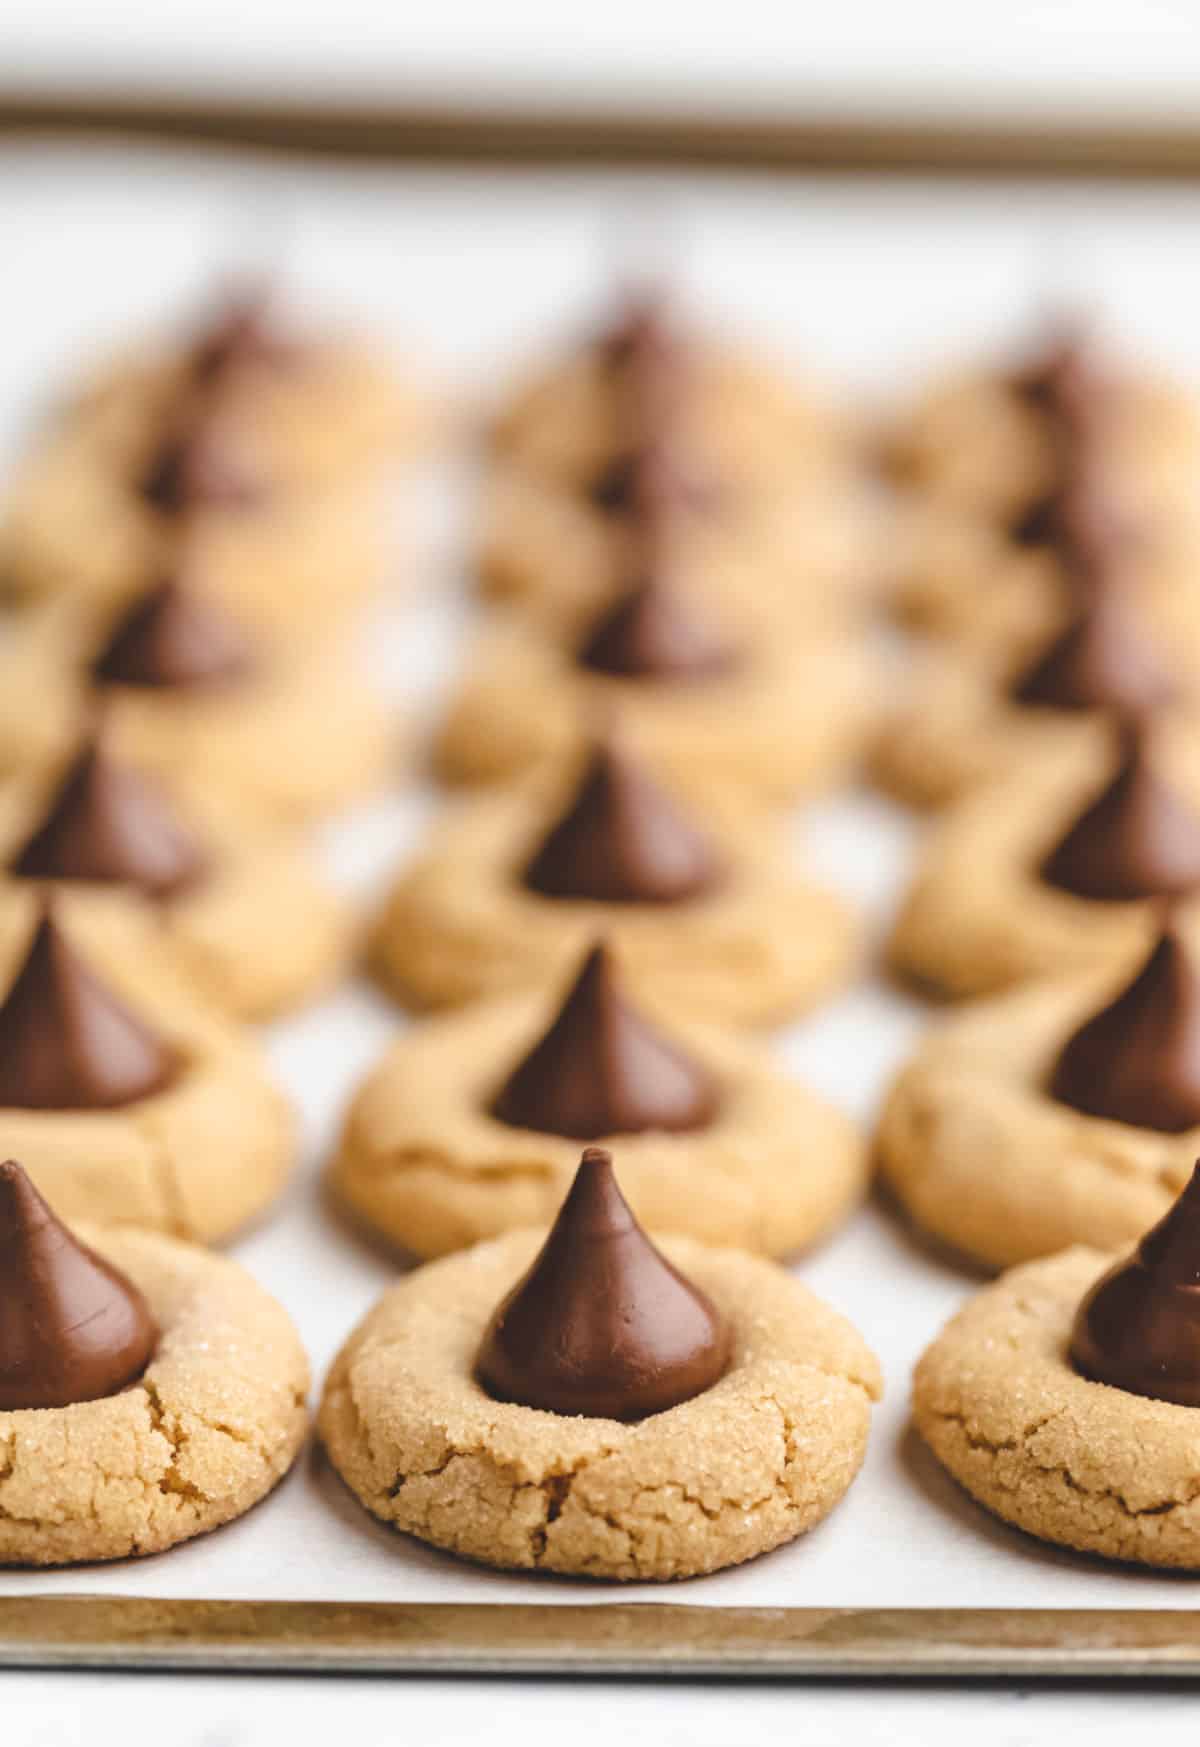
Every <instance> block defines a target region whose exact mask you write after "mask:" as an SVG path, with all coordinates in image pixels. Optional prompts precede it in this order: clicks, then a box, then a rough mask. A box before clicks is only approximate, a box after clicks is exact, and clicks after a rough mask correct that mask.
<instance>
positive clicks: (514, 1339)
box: [476, 1147, 731, 1421]
mask: <svg viewBox="0 0 1200 1747" xmlns="http://www.w3.org/2000/svg"><path fill="white" fill-rule="evenodd" d="M730 1348H731V1337H730V1332H729V1329H728V1326H727V1324H726V1323H725V1322H724V1320H723V1319H722V1317H721V1316H720V1314H719V1313H718V1311H717V1310H716V1308H715V1306H714V1305H713V1304H712V1303H711V1302H710V1300H709V1299H708V1298H707V1297H706V1296H705V1295H704V1293H702V1292H701V1291H700V1290H699V1289H698V1288H697V1287H695V1286H693V1285H691V1283H690V1282H689V1281H687V1280H685V1279H684V1278H683V1276H682V1275H681V1274H680V1273H679V1272H678V1271H677V1270H676V1269H675V1268H673V1267H672V1266H671V1264H670V1263H669V1262H668V1261H667V1259H666V1257H665V1256H663V1255H661V1254H660V1253H659V1251H658V1250H657V1249H655V1247H654V1245H653V1244H652V1243H651V1242H650V1239H649V1238H648V1237H647V1236H646V1234H645V1232H644V1231H643V1230H642V1228H641V1226H640V1225H639V1224H638V1222H637V1220H636V1219H635V1218H634V1216H633V1213H632V1212H631V1210H630V1208H629V1204H628V1203H627V1202H626V1200H625V1197H624V1196H623V1195H622V1194H621V1190H620V1188H619V1186H618V1184H617V1179H616V1174H615V1172H614V1171H613V1163H612V1154H611V1153H610V1152H608V1151H607V1150H606V1149H605V1148H603V1147H588V1148H587V1150H586V1151H585V1152H584V1154H583V1157H582V1158H581V1160H580V1164H579V1169H578V1171H577V1172H576V1174H575V1180H574V1182H573V1183H572V1185H571V1188H570V1190H569V1192H568V1194H567V1198H566V1200H565V1201H564V1202H563V1204H562V1207H561V1208H560V1209H559V1214H558V1218H557V1219H556V1220H555V1222H554V1226H553V1228H552V1230H551V1232H550V1235H549V1237H548V1238H547V1239H546V1242H545V1244H544V1246H543V1247H542V1250H541V1252H540V1254H539V1255H538V1257H537V1259H536V1260H535V1261H534V1263H533V1266H532V1267H531V1268H530V1269H529V1271H528V1273H527V1274H526V1275H525V1276H524V1278H523V1279H521V1280H520V1281H518V1283H517V1285H516V1286H514V1287H513V1289H512V1291H511V1292H510V1293H509V1294H508V1296H507V1297H506V1298H505V1299H504V1300H503V1301H502V1302H501V1304H500V1305H499V1306H498V1307H497V1309H496V1311H495V1313H494V1314H493V1316H492V1319H491V1321H490V1323H489V1324H488V1327H487V1330H486V1332H485V1334H484V1337H483V1342H482V1344H481V1346H480V1349H479V1357H478V1361H477V1365H476V1370H477V1375H478V1377H479V1381H480V1382H481V1384H482V1385H483V1387H484V1388H485V1389H486V1390H487V1391H488V1392H489V1394H491V1395H493V1396H494V1397H495V1398H496V1399H497V1400H500V1401H511V1402H516V1403H518V1404H519V1405H521V1406H524V1407H533V1408H540V1409H542V1410H543V1411H544V1412H547V1413H557V1414H573V1415H584V1416H586V1417H587V1418H591V1419H615V1420H622V1421H633V1420H640V1419H646V1418H648V1417H649V1415H651V1414H655V1413H663V1412H665V1411H666V1410H667V1409H668V1408H671V1407H677V1406H678V1405H679V1403H680V1402H683V1401H689V1400H691V1398H692V1397H693V1396H695V1395H699V1394H700V1393H701V1392H702V1391H703V1390H705V1389H709V1388H711V1387H712V1385H713V1384H714V1383H716V1382H718V1381H719V1379H720V1378H721V1377H722V1376H723V1375H724V1373H725V1371H726V1370H727V1368H728V1365H729V1356H730Z"/></svg>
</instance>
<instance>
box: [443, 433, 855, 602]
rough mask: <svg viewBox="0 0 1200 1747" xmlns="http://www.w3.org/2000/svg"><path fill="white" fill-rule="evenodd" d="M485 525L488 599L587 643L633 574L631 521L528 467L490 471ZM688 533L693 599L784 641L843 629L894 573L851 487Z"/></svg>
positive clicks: (707, 519) (797, 496)
mask: <svg viewBox="0 0 1200 1747" xmlns="http://www.w3.org/2000/svg"><path fill="white" fill-rule="evenodd" d="M480 523H481V525H480V532H479V543H478V558H477V563H478V572H479V584H480V588H481V591H482V592H483V593H484V594H485V595H486V596H488V597H489V598H491V599H494V600H497V601H503V602H506V603H510V604H512V605H514V606H519V607H520V608H521V609H522V611H525V612H528V614H529V615H530V617H531V618H532V619H533V620H534V621H535V622H536V623H537V624H538V625H542V626H546V627H547V628H549V629H550V630H552V631H554V632H556V633H558V634H562V633H564V632H565V633H566V635H568V636H574V635H579V634H582V632H583V631H584V629H585V628H586V626H587V625H588V624H589V623H590V622H591V621H592V619H593V618H594V617H595V615H596V614H597V613H598V612H600V611H601V610H602V609H603V607H604V606H605V605H607V604H608V603H609V602H610V601H611V600H612V599H613V597H614V595H615V593H616V590H617V588H618V586H619V585H620V583H621V582H622V580H623V579H624V578H626V577H627V576H628V574H629V567H630V551H631V541H632V534H631V528H630V524H629V520H628V518H623V517H621V516H616V515H609V514H605V513H604V512H603V511H601V510H598V509H597V508H596V507H595V506H594V505H593V504H591V503H589V502H588V500H587V498H586V497H584V496H583V495H582V494H580V493H579V492H576V491H571V490H566V489H564V488H562V487H561V486H558V485H556V484H555V483H554V482H552V481H548V480H546V479H545V478H543V477H541V476H539V475H537V474H530V473H526V472H524V471H523V470H522V469H520V468H517V467H504V466H499V467H495V468H493V469H491V471H490V472H489V474H488V476H487V478H486V480H485V482H484V488H483V499H482V504H481V509H480ZM679 523H680V525H679V527H678V528H677V529H676V530H675V534H676V539H677V541H678V544H679V559H678V561H679V566H680V570H681V572H682V573H683V574H684V575H686V577H687V583H688V589H689V592H691V591H693V590H694V591H695V593H696V594H697V596H698V598H699V599H700V600H701V601H704V602H707V603H710V604H711V605H712V606H713V608H714V609H720V610H723V611H724V612H726V613H730V614H732V615H735V616H736V619H737V620H738V621H741V620H743V619H744V620H745V621H746V622H747V623H748V624H749V625H750V626H752V627H753V626H758V627H760V628H761V627H762V626H766V627H769V628H773V629H774V631H775V632H776V634H779V633H780V632H781V631H782V630H785V629H786V630H788V631H789V632H790V633H791V634H792V635H793V636H794V635H796V634H797V633H798V632H801V631H803V630H805V629H807V628H808V627H809V626H823V625H825V624H826V623H828V622H829V621H832V622H834V623H835V624H836V623H840V622H842V621H844V619H845V617H846V615H847V614H848V613H849V614H853V613H854V612H855V610H856V609H857V608H859V607H861V605H862V603H863V601H864V598H865V597H867V596H869V594H870V593H871V592H873V590H874V589H875V587H876V585H877V582H878V579H879V578H880V576H881V575H882V574H883V572H884V565H883V562H882V558H881V555H880V552H879V551H878V549H877V548H878V543H879V542H878V528H877V518H876V517H875V516H874V515H873V514H872V513H871V511H870V509H869V508H868V507H867V506H866V505H864V503H863V502H862V501H861V500H860V496H859V494H858V493H857V492H856V491H854V490H853V489H852V488H847V487H843V488H842V489H840V490H837V489H832V488H831V489H823V490H820V491H805V490H803V489H801V490H799V491H796V492H787V493H785V494H780V495H778V496H768V497H760V498H754V499H751V500H750V501H749V502H748V503H746V504H745V505H742V506H740V507H739V506H738V505H736V504H734V505H731V506H730V507H729V508H728V510H721V511H720V512H718V513H715V514H713V515H712V516H701V515H693V516H687V515H682V516H680V517H679Z"/></svg>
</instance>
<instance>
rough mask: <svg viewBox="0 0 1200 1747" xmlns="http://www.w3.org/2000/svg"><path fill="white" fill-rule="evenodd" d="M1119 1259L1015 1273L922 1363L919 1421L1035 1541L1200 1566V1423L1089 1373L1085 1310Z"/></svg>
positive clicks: (975, 1304)
mask: <svg viewBox="0 0 1200 1747" xmlns="http://www.w3.org/2000/svg"><path fill="white" fill-rule="evenodd" d="M1112 1262H1113V1257H1112V1256H1111V1255H1106V1254H1104V1253H1102V1252H1100V1251H1097V1250H1091V1249H1071V1250H1067V1251H1066V1252H1065V1253H1063V1254H1060V1255H1056V1256H1051V1257H1049V1258H1048V1259H1046V1260H1044V1261H1040V1262H1030V1263H1027V1264H1026V1265H1025V1266H1024V1267H1021V1268H1014V1269H1013V1270H1012V1271H1011V1272H1010V1273H1008V1274H1005V1275H1004V1276H1003V1278H1001V1279H1000V1280H997V1281H996V1282H995V1284H994V1285H991V1286H988V1287H986V1288H985V1289H984V1290H983V1291H982V1292H980V1293H979V1294H978V1295H977V1296H976V1297H974V1298H972V1299H971V1300H970V1302H969V1303H968V1304H967V1305H966V1307H965V1308H964V1309H963V1310H961V1311H960V1312H959V1313H958V1315H957V1316H956V1317H955V1318H954V1319H953V1321H951V1322H950V1323H948V1324H947V1326H946V1327H945V1328H944V1329H943V1330H942V1332H941V1334H940V1335H939V1336H938V1337H937V1339H936V1340H935V1341H934V1342H933V1344H932V1345H931V1346H930V1347H929V1348H928V1349H927V1350H926V1352H925V1353H924V1354H923V1355H922V1357H921V1360H920V1362H919V1363H918V1365H917V1369H916V1373H915V1376H914V1380H913V1418H914V1419H915V1421H916V1424H917V1428H918V1430H919V1431H920V1433H921V1436H922V1437H923V1438H924V1439H925V1442H926V1443H927V1444H928V1445H929V1447H930V1449H931V1450H932V1451H933V1453H934V1455H935V1456H936V1457H937V1459H938V1461H939V1462H941V1463H942V1465H943V1466H944V1467H945V1468H947V1469H948V1470H949V1472H950V1473H951V1474H952V1475H953V1476H954V1478H955V1479H956V1480H957V1481H958V1482H959V1484H960V1485H961V1486H963V1487H965V1488H966V1490H967V1491H968V1492H969V1493H970V1494H971V1496H972V1497H973V1498H975V1499H977V1500H978V1501H979V1503H980V1504H982V1505H985V1506H986V1507H987V1509H988V1510H990V1511H993V1512H994V1513H995V1514H996V1515H997V1516H998V1517H1002V1518H1003V1520H1004V1521H1005V1522H1008V1523H1013V1524H1015V1525H1016V1527H1017V1528H1020V1529H1024V1530H1025V1531H1026V1533H1028V1534H1031V1535H1037V1536H1038V1537H1039V1538H1040V1539H1041V1540H1044V1541H1055V1542H1058V1543H1059V1545H1061V1546H1066V1547H1075V1548H1077V1549H1079V1550H1080V1551H1081V1552H1087V1553H1099V1554H1101V1555H1102V1556H1103V1557H1104V1558H1106V1559H1124V1560H1131V1561H1134V1562H1136V1563H1138V1564H1143V1565H1157V1566H1168V1567H1171V1566H1173V1567H1179V1568H1181V1569H1185V1570H1190V1569H1194V1568H1197V1567H1200V1413H1198V1412H1197V1411H1196V1409H1195V1408H1191V1407H1177V1406H1176V1405H1175V1404H1174V1403H1172V1402H1166V1401H1151V1400H1148V1399H1147V1398H1146V1397H1144V1396H1141V1395H1132V1394H1129V1393H1128V1392H1127V1391H1125V1390H1123V1389H1113V1388H1110V1387H1109V1386H1108V1385H1107V1384H1104V1383H1093V1382H1090V1381H1089V1380H1088V1379H1087V1378H1085V1377H1081V1376H1080V1375H1079V1374H1078V1373H1077V1372H1076V1371H1075V1370H1074V1368H1073V1367H1072V1365H1071V1363H1070V1360H1069V1358H1068V1356H1067V1351H1068V1342H1069V1340H1070V1335H1071V1325H1072V1323H1073V1321H1074V1317H1075V1311H1076V1309H1077V1308H1078V1305H1079V1301H1080V1299H1081V1298H1082V1297H1083V1295H1084V1293H1085V1292H1086V1291H1087V1289H1088V1288H1089V1287H1090V1286H1091V1285H1092V1283H1093V1282H1094V1281H1095V1279H1096V1278H1097V1276H1098V1275H1100V1274H1102V1273H1103V1272H1104V1270H1105V1269H1106V1268H1108V1267H1110V1266H1111V1264H1112Z"/></svg>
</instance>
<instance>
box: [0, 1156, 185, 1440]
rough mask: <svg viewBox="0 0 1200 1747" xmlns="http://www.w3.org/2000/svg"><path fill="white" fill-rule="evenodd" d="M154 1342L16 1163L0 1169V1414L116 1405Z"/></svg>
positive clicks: (127, 1292)
mask: <svg viewBox="0 0 1200 1747" xmlns="http://www.w3.org/2000/svg"><path fill="white" fill-rule="evenodd" d="M157 1342H158V1331H157V1329H156V1327H155V1325H154V1319H153V1317H152V1316H151V1314H150V1310H149V1308H148V1306H147V1304H146V1301H145V1299H144V1298H143V1297H142V1295H141V1293H140V1292H139V1291H138V1290H137V1288H136V1287H135V1286H134V1285H133V1284H132V1282H131V1281H129V1280H127V1279H126V1278H125V1276H124V1275H123V1274H121V1273H119V1272H118V1271H117V1269H116V1268H114V1267H112V1266H111V1265H110V1264H109V1263H108V1262H106V1261H104V1260H103V1259H102V1258H101V1257H100V1256H98V1255H96V1254H94V1253H93V1251H91V1250H89V1249H86V1248H85V1247H84V1246H83V1245H82V1244H81V1243H79V1242H78V1241H77V1239H76V1238H74V1237H72V1235H71V1233H70V1232H69V1231H68V1230H67V1228H66V1226H64V1225H63V1224H62V1222H61V1220H59V1219H58V1218H57V1217H56V1216H55V1214H54V1213H53V1212H52V1211H51V1209H50V1208H49V1207H48V1206H47V1205H46V1202H45V1201H44V1200H43V1199H42V1197H41V1196H40V1195H39V1194H38V1192H37V1190H36V1189H35V1188H34V1186H33V1184H32V1183H31V1182H30V1181H29V1178H28V1177H27V1176H26V1175H25V1172H24V1171H23V1170H22V1169H21V1167H20V1165H19V1164H17V1163H16V1161H15V1160H14V1159H9V1160H7V1161H6V1162H5V1163H4V1164H0V1412H3V1413H13V1412H19V1411H22V1410H24V1409H29V1408H52V1407H69V1406H71V1405H72V1404H73V1403H75V1402H83V1401H96V1400H98V1399H99V1398H101V1397H102V1396H106V1395H115V1394H116V1393H117V1392H118V1390H121V1389H124V1388H126V1387H127V1385H128V1384H130V1383H132V1382H134V1381H135V1379H137V1378H138V1377H140V1376H141V1375H142V1372H143V1371H144V1370H145V1369H146V1366H147V1365H148V1364H149V1362H150V1360H151V1358H152V1357H153V1356H154V1349H155V1346H156V1345H157Z"/></svg>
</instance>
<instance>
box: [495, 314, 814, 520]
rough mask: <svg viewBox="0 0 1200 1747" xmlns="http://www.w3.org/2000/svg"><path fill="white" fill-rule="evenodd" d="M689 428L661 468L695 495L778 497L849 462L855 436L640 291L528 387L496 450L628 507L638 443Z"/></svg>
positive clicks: (775, 374) (503, 419)
mask: <svg viewBox="0 0 1200 1747" xmlns="http://www.w3.org/2000/svg"><path fill="white" fill-rule="evenodd" d="M681 429H683V430H686V432H687V437H686V446H685V444H681V445H680V447H678V448H676V449H674V450H673V451H672V452H671V453H669V454H667V455H664V456H663V460H664V462H665V463H666V464H667V465H669V466H671V467H678V468H679V469H680V471H681V473H684V476H685V477H686V480H687V488H688V489H689V490H690V491H691V492H692V493H694V494H696V495H697V496H698V495H699V494H701V493H704V492H710V491H715V490H717V489H727V490H729V491H731V492H733V493H738V494H740V493H743V492H752V491H756V490H762V489H779V488H780V487H781V486H782V485H783V484H784V483H785V482H788V481H790V482H792V483H795V482H796V481H797V480H798V479H801V478H803V477H804V475H805V473H806V472H807V473H808V475H809V476H810V477H816V478H821V477H828V474H829V472H830V469H831V467H838V466H842V465H844V462H845V456H846V444H847V438H846V432H845V430H844V428H843V427H842V426H841V425H840V424H839V421H838V419H837V418H836V416H835V415H834V414H832V413H831V412H830V410H829V408H828V406H827V405H825V404H823V403H822V402H820V401H819V400H818V399H817V398H815V397H814V396H813V395H812V394H811V393H806V392H805V391H804V390H803V389H798V388H797V387H796V386H795V385H794V384H793V383H792V382H790V381H789V380H788V378H787V375H786V373H785V372H781V371H779V370H777V369H774V368H772V367H771V366H770V365H765V366H764V365H762V364H760V363H758V362H757V361H756V360H754V359H752V358H751V357H749V356H748V355H747V354H745V353H744V352H741V353H739V352H737V351H736V350H734V349H732V348H729V347H722V346H720V345H719V344H715V343H713V342H711V341H707V340H705V339H703V338H700V337H698V336H696V335H694V334H692V333H690V332H688V331H687V329H686V328H685V327H684V326H682V325H681V324H680V322H679V321H678V319H677V318H676V316H675V314H674V313H673V312H672V310H671V309H670V308H669V305H668V303H667V301H666V300H665V299H664V298H663V297H662V296H660V295H658V294H656V293H653V292H650V293H638V294H635V295H634V296H633V297H631V298H630V299H629V300H628V301H627V302H626V305H625V307H624V308H623V309H621V310H620V311H619V312H618V314H617V317H616V319H615V321H613V322H612V323H611V324H609V325H608V326H606V327H605V328H604V329H603V330H602V331H601V332H600V333H598V334H596V335H594V336H593V337H592V338H591V339H590V340H589V341H587V342H586V343H585V344H584V345H582V346H580V347H578V348H577V349H576V350H575V351H574V352H573V353H572V354H571V355H569V356H567V357H566V358H564V359H562V360H561V361H560V362H558V363H555V364H552V365H551V366H550V367H549V368H548V369H546V370H545V371H544V372H543V373H542V374H540V375H539V376H537V377H535V378H534V379H533V380H532V381H530V382H528V383H526V384H525V385H524V386H523V387H521V388H519V389H518V390H517V391H516V392H515V393H514V394H513V395H512V396H511V397H510V399H509V402H508V404H507V406H506V407H504V408H503V409H502V411H501V413H500V416H499V417H498V418H497V419H496V420H495V422H494V424H493V428H492V442H493V447H494V450H495V451H496V452H497V453H498V454H500V455H502V456H503V457H504V458H505V459H506V460H508V461H510V462H513V463H514V464H516V465H518V466H520V467H522V468H524V469H525V470H526V471H528V472H531V473H534V474H537V475H539V476H541V477H542V478H544V479H546V480H547V481H553V482H557V483H559V484H561V485H566V486H570V487H573V488H575V489H580V488H582V489H584V490H587V491H590V492H591V493H592V494H593V496H594V497H595V498H596V499H597V500H598V501H599V502H601V503H604V502H606V501H608V502H610V503H619V502H620V500H621V498H622V496H623V494H624V493H625V492H627V490H628V488H629V480H630V476H631V465H632V464H633V463H634V462H635V461H636V459H637V456H638V447H639V441H640V442H644V441H645V438H646V434H647V433H648V432H661V431H668V432H678V431H680V430H681ZM668 440H670V439H668ZM716 482H719V485H718V484H717V483H716Z"/></svg>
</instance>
